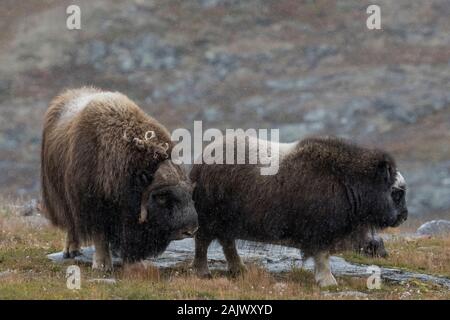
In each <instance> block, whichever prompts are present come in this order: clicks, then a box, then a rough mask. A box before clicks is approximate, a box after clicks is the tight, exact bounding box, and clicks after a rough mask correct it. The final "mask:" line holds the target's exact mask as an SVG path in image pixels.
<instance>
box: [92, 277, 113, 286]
mask: <svg viewBox="0 0 450 320" xmlns="http://www.w3.org/2000/svg"><path fill="white" fill-rule="evenodd" d="M88 282H93V283H105V284H111V285H113V284H117V281H116V279H114V278H96V279H89V280H88Z"/></svg>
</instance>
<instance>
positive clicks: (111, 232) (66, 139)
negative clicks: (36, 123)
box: [41, 88, 198, 270]
mask: <svg viewBox="0 0 450 320" xmlns="http://www.w3.org/2000/svg"><path fill="white" fill-rule="evenodd" d="M172 147H173V143H172V142H171V140H170V135H169V132H168V131H167V129H166V128H165V127H164V126H163V125H161V124H160V123H159V122H158V121H156V120H155V119H153V118H151V117H150V116H148V115H147V114H145V113H144V112H143V111H142V110H141V109H140V108H139V107H138V106H137V105H136V104H135V103H134V102H132V101H131V100H130V99H128V98H127V97H126V96H125V95H123V94H121V93H119V92H105V91H101V90H99V89H95V88H81V89H75V90H67V91H65V92H63V93H62V94H60V95H59V96H57V97H56V98H55V99H54V100H53V101H52V102H51V103H50V107H49V108H48V110H47V112H46V114H45V121H44V131H43V138H42V155H41V156H42V159H41V161H42V162H41V179H42V202H43V203H42V205H43V211H44V212H45V215H46V216H47V217H48V218H49V219H50V221H51V222H52V223H53V224H54V225H56V226H58V227H60V228H62V229H63V230H65V231H66V232H67V239H66V245H65V248H64V256H65V257H66V258H73V257H74V256H76V255H78V254H79V253H80V251H79V249H80V244H81V243H90V242H93V244H94V246H95V255H94V261H93V264H92V267H93V268H98V269H104V270H110V269H111V268H112V263H111V249H114V251H116V250H117V251H118V252H119V253H120V255H121V256H122V258H123V260H124V261H125V262H133V261H136V260H140V259H143V258H145V257H147V256H151V255H153V256H155V255H158V254H159V253H161V252H162V251H164V250H165V248H166V247H167V245H168V244H169V242H170V241H171V240H175V239H181V238H184V237H190V236H192V235H193V233H194V232H195V230H196V229H197V227H198V225H197V214H196V212H195V208H194V204H193V202H192V186H191V185H190V183H189V181H188V178H187V175H186V174H185V173H184V171H182V170H181V168H180V167H179V166H176V165H174V164H173V163H172V161H171V160H170V152H171V150H172Z"/></svg>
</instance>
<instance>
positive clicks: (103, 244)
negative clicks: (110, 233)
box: [92, 235, 113, 271]
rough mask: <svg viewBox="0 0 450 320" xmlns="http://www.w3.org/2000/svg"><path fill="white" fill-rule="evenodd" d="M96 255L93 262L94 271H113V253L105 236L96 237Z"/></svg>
mask: <svg viewBox="0 0 450 320" xmlns="http://www.w3.org/2000/svg"><path fill="white" fill-rule="evenodd" d="M93 240H94V246H95V253H94V259H93V262H92V269H98V270H103V271H111V270H112V268H113V265H112V258H111V251H110V249H109V242H108V241H106V239H105V237H104V236H103V235H97V236H95V237H94V239H93Z"/></svg>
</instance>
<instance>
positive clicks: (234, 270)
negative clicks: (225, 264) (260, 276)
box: [228, 264, 247, 277]
mask: <svg viewBox="0 0 450 320" xmlns="http://www.w3.org/2000/svg"><path fill="white" fill-rule="evenodd" d="M228 271H229V272H230V274H231V275H232V276H233V277H237V276H240V275H243V274H245V273H246V272H247V267H246V266H245V265H244V264H239V265H237V266H233V267H230V268H229V270H228Z"/></svg>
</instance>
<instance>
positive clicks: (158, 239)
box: [122, 160, 198, 262]
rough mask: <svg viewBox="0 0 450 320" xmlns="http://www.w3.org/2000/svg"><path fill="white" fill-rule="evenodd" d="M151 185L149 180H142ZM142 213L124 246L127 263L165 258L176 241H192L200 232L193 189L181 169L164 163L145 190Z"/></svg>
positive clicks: (169, 162)
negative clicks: (150, 257)
mask: <svg viewBox="0 0 450 320" xmlns="http://www.w3.org/2000/svg"><path fill="white" fill-rule="evenodd" d="M142 179H143V180H145V181H148V179H149V178H148V177H143V178H142ZM138 202H139V203H140V211H139V212H138V214H137V215H135V213H133V216H132V217H129V219H132V221H131V223H130V224H128V225H133V227H132V228H131V229H128V232H127V235H126V236H125V237H124V238H125V239H127V242H128V243H127V244H126V245H123V246H122V257H123V258H124V260H125V261H129V262H132V261H137V260H140V259H144V258H146V257H149V256H157V255H159V254H161V253H162V252H163V251H164V250H165V249H166V248H167V246H168V245H169V243H170V241H172V240H180V239H183V238H186V237H192V236H193V235H194V234H195V232H196V231H197V228H198V221H197V212H196V210H195V207H194V202H193V200H192V185H191V183H190V182H189V180H188V178H187V176H186V174H185V172H184V171H183V170H182V168H181V167H179V166H177V165H175V164H173V162H172V161H171V160H165V161H163V162H162V163H161V164H160V165H159V167H158V169H157V171H156V172H155V174H154V176H153V177H152V178H151V182H150V184H149V185H147V187H146V188H145V189H144V192H143V194H142V197H141V199H139V200H138Z"/></svg>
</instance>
